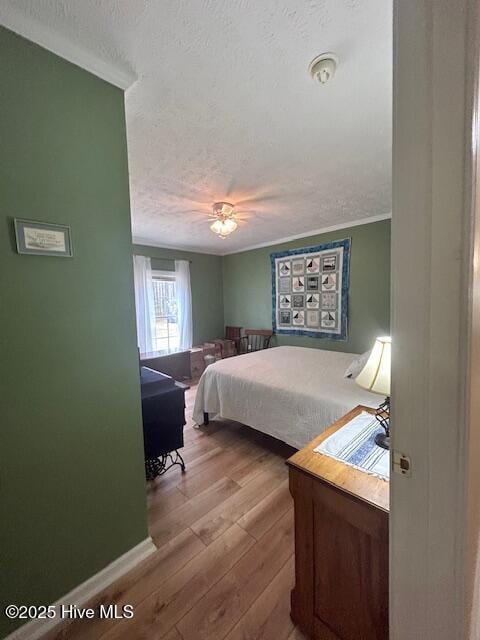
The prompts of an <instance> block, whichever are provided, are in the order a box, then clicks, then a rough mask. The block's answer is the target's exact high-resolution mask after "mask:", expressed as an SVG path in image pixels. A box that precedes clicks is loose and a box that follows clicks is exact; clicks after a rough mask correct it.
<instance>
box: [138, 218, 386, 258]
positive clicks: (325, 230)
mask: <svg viewBox="0 0 480 640" xmlns="http://www.w3.org/2000/svg"><path fill="white" fill-rule="evenodd" d="M391 217H392V213H391V212H389V213H383V214H381V215H379V216H370V217H369V218H363V219H362V220H355V221H354V222H342V223H340V224H334V225H332V226H330V227H321V228H320V229H313V230H312V231H307V232H304V233H298V234H296V235H294V236H286V237H284V238H278V239H276V240H267V241H266V242H261V243H259V244H253V245H249V246H247V247H243V248H241V249H235V250H234V251H224V252H220V251H214V250H210V251H208V250H206V249H197V248H195V247H185V246H180V245H168V244H162V243H159V242H155V241H153V240H148V239H147V238H139V237H137V236H134V237H133V238H132V243H133V244H138V245H143V246H144V247H158V248H159V249H171V250H173V251H186V252H190V253H203V254H206V255H209V256H231V255H233V254H235V253H244V252H245V251H252V250H253V249H263V248H264V247H274V246H275V245H277V244H284V243H285V242H291V241H292V240H301V239H302V238H310V237H311V236H318V235H320V234H322V233H330V232H331V231H340V230H341V229H349V228H350V227H361V226H363V225H366V224H372V223H373V222H381V221H382V220H390V219H391Z"/></svg>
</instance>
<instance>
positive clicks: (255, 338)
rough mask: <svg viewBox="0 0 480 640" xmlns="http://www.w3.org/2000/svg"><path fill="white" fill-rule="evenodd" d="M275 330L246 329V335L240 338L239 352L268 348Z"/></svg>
mask: <svg viewBox="0 0 480 640" xmlns="http://www.w3.org/2000/svg"><path fill="white" fill-rule="evenodd" d="M272 335H273V331H271V330H270V329H245V335H244V336H243V337H242V338H240V343H239V349H238V353H250V352H251V351H262V349H268V347H269V346H270V340H271V338H272Z"/></svg>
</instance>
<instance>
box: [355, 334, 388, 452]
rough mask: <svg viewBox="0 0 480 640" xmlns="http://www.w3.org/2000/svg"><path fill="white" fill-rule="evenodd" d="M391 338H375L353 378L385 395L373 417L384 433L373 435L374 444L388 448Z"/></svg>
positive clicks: (369, 388) (362, 385)
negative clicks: (367, 356) (361, 367)
mask: <svg viewBox="0 0 480 640" xmlns="http://www.w3.org/2000/svg"><path fill="white" fill-rule="evenodd" d="M391 347H392V339H391V338H390V337H389V336H388V337H384V338H377V339H376V340H375V344H374V345H373V349H372V353H371V354H370V357H369V358H368V360H367V364H366V365H365V366H364V367H363V369H362V370H361V371H360V373H359V374H358V376H357V377H356V378H355V382H356V383H357V384H358V385H359V386H360V387H363V388H364V389H367V391H373V393H379V394H381V395H384V396H386V398H385V401H384V402H382V404H381V405H380V406H379V407H378V409H377V411H376V413H375V417H376V418H377V420H378V421H379V423H380V424H381V425H382V427H383V429H384V430H385V433H378V434H377V435H376V436H375V444H377V445H378V446H379V447H382V448H383V449H389V448H390V369H391Z"/></svg>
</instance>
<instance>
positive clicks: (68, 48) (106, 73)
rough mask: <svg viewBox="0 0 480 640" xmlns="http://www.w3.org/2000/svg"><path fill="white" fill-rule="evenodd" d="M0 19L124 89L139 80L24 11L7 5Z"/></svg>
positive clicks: (2, 22) (63, 56) (131, 72)
mask: <svg viewBox="0 0 480 640" xmlns="http://www.w3.org/2000/svg"><path fill="white" fill-rule="evenodd" d="M0 23H1V24H2V25H3V26H4V27H6V28H7V29H10V30H11V31H14V32H15V33H17V34H19V35H21V36H23V37H24V38H27V39H28V40H31V41H32V42H35V43H36V44H38V45H40V46H41V47H43V48H44V49H48V50H49V51H51V52H52V53H55V54H56V55H58V56H60V57H61V58H64V59H65V60H68V61H69V62H72V63H73V64H75V65H77V66H78V67H81V68H82V69H85V70H86V71H89V72H90V73H93V75H95V76H97V77H99V78H101V79H102V80H106V81H107V82H109V83H110V84H113V85H115V86H116V87H119V88H120V89H123V90H126V89H128V88H129V87H131V86H132V84H133V83H134V82H136V80H137V76H136V75H135V73H134V72H133V71H131V70H129V69H125V68H122V67H120V66H119V65H116V64H113V63H112V62H107V61H106V60H103V59H102V58H100V57H99V56H97V55H95V54H94V53H92V52H91V51H88V50H87V49H84V48H83V47H81V46H79V45H78V44H76V43H74V42H72V41H71V40H69V39H67V38H65V36H63V35H62V34H61V33H60V32H58V31H54V30H53V29H52V28H51V27H50V26H47V25H44V24H41V23H40V22H38V21H37V20H35V19H34V18H32V17H31V16H29V15H24V14H21V13H20V12H19V11H17V10H15V9H12V8H11V7H9V8H8V14H7V12H6V10H5V9H4V10H3V13H2V15H1V16H0Z"/></svg>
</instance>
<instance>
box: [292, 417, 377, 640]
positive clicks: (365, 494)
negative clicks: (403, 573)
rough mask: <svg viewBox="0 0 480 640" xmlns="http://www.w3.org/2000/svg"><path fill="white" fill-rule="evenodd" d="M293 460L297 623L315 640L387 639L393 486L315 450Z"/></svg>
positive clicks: (339, 425) (300, 453)
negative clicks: (390, 522) (389, 522)
mask: <svg viewBox="0 0 480 640" xmlns="http://www.w3.org/2000/svg"><path fill="white" fill-rule="evenodd" d="M361 411H369V412H371V413H374V411H373V410H372V409H369V408H367V407H362V406H358V407H356V408H355V409H353V411H351V412H350V413H348V414H347V415H345V416H344V417H343V418H341V419H340V420H338V421H337V422H335V423H334V424H333V425H332V426H331V427H330V428H329V429H328V430H327V431H326V432H325V433H323V434H322V435H321V436H319V437H318V438H316V439H315V440H313V441H312V442H311V443H310V444H309V445H307V446H306V447H305V448H304V449H302V450H301V451H298V452H297V453H295V454H294V455H293V456H292V457H291V458H290V459H289V460H288V461H287V464H288V465H289V475H290V492H291V494H292V496H293V500H294V505H295V587H294V589H293V590H292V595H291V616H292V619H293V621H294V622H295V623H296V624H297V625H298V626H299V627H300V629H301V630H302V631H303V632H304V633H305V634H306V635H307V636H308V637H310V638H313V639H315V640H387V638H388V511H389V484H388V482H387V481H385V480H382V479H380V478H377V477H376V476H373V475H371V474H368V473H365V472H363V471H359V470H357V469H355V468H353V467H351V466H348V465H346V464H344V463H342V462H338V461H337V460H334V459H333V458H330V457H328V456H325V455H322V454H318V453H315V452H314V451H313V449H314V448H315V447H316V446H318V445H319V444H320V443H321V442H322V441H323V440H325V439H326V438H328V437H329V436H330V435H331V434H332V433H334V432H335V431H337V430H338V429H341V428H342V427H343V426H344V425H345V424H346V423H347V422H349V421H350V420H351V419H352V418H354V417H355V416H356V415H358V414H359V413H360V412H361Z"/></svg>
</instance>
